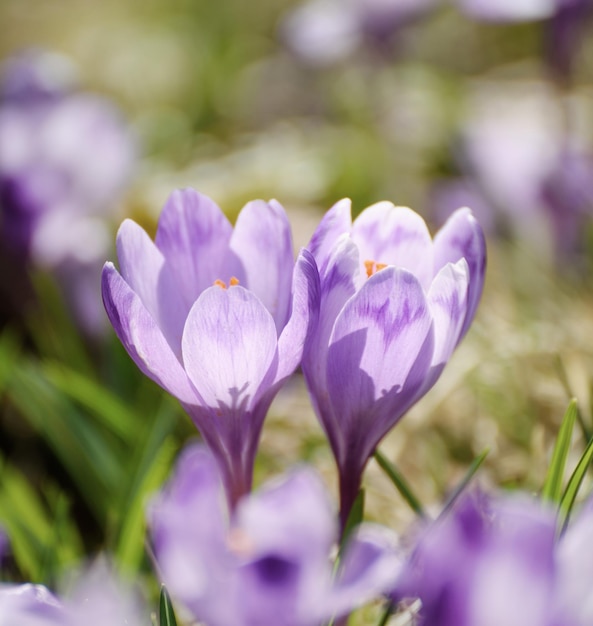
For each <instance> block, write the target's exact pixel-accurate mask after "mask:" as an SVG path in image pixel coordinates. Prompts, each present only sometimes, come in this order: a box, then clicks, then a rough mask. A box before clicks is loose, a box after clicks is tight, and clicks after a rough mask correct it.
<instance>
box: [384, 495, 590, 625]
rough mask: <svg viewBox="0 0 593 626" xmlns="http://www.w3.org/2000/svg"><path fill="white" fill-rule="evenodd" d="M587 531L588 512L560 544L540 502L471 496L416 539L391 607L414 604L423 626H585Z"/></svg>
mask: <svg viewBox="0 0 593 626" xmlns="http://www.w3.org/2000/svg"><path fill="white" fill-rule="evenodd" d="M592 529H593V515H592V511H591V507H590V505H588V506H587V507H586V508H585V509H584V510H583V511H581V513H580V515H579V516H578V518H577V519H576V520H575V522H574V523H573V524H572V525H570V526H569V527H568V529H567V530H566V532H565V533H564V534H563V535H562V536H559V533H558V528H557V519H556V515H555V512H554V511H552V510H551V509H548V508H545V507H544V506H543V505H542V503H541V502H537V501H535V500H533V499H530V498H528V497H527V496H525V495H523V496H518V495H516V494H515V495H514V496H513V495H506V496H502V495H501V496H488V495H486V494H485V493H482V492H479V491H478V492H473V493H472V492H470V493H468V494H466V495H464V496H463V498H462V499H461V501H460V502H459V503H458V504H457V505H456V506H455V507H454V509H453V510H452V511H451V512H450V513H447V514H445V515H444V516H443V517H442V518H439V519H438V520H437V521H436V522H434V523H433V524H431V525H429V526H428V527H427V528H425V529H424V530H422V531H421V532H420V533H419V537H418V538H417V540H416V542H415V546H414V548H413V550H412V552H411V555H410V557H409V559H408V560H407V562H406V564H405V565H404V567H403V568H402V571H401V574H400V579H399V582H398V584H397V585H396V590H395V592H394V594H393V601H394V602H395V603H396V604H397V603H398V602H402V603H405V604H408V603H409V601H410V600H415V599H419V600H420V606H419V609H418V614H417V615H416V620H417V621H416V622H415V623H417V624H419V625H421V626H423V625H426V626H494V625H495V624H497V625H498V624H505V626H588V625H590V624H592V623H593V603H592V602H591V590H590V584H591V575H592V573H593V567H592V565H591V540H592V538H593V530H592Z"/></svg>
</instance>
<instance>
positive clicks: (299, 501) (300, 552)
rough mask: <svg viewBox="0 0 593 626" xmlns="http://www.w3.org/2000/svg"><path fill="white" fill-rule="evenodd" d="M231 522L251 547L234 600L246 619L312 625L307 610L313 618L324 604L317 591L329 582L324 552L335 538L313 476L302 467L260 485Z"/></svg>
mask: <svg viewBox="0 0 593 626" xmlns="http://www.w3.org/2000/svg"><path fill="white" fill-rule="evenodd" d="M236 522H237V530H238V531H239V532H240V533H241V536H242V537H243V538H244V541H245V544H246V545H247V546H250V548H248V549H247V550H246V552H245V559H246V561H247V562H246V565H245V567H244V568H243V569H242V572H241V597H239V598H238V605H239V606H241V607H242V611H241V612H242V614H243V616H244V620H245V623H246V624H258V626H259V625H261V626H268V625H269V626H273V625H275V624H278V625H280V626H289V625H292V624H299V625H301V624H302V625H309V624H311V625H312V624H315V623H317V620H316V619H314V618H312V617H311V614H312V613H313V615H314V616H315V617H317V611H318V610H319V602H323V603H324V604H327V602H326V600H325V598H324V597H323V595H324V594H322V593H321V591H322V590H327V589H328V588H329V585H330V567H329V563H328V555H329V552H330V549H331V547H332V544H333V542H334V540H335V538H336V536H337V527H336V524H335V515H334V511H333V509H332V506H331V503H330V501H329V499H328V497H327V493H326V491H325V489H324V486H323V484H322V483H321V480H320V479H319V478H318V477H317V475H316V474H314V473H313V472H312V471H310V470H307V469H301V470H299V471H296V472H293V473H292V474H291V475H290V476H288V477H287V478H285V479H284V480H283V481H281V482H277V483H275V484H270V485H268V486H267V487H264V488H263V489H261V490H260V491H259V492H257V493H255V494H254V495H252V496H251V497H250V498H248V499H245V500H244V501H243V502H242V503H241V504H240V505H239V508H238V510H237V517H236ZM283 616H285V617H283ZM330 616H331V613H329V612H327V613H326V614H325V615H324V617H330Z"/></svg>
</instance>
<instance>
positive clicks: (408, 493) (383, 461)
mask: <svg viewBox="0 0 593 626" xmlns="http://www.w3.org/2000/svg"><path fill="white" fill-rule="evenodd" d="M374 456H375V460H376V461H377V463H378V464H379V467H381V469H382V470H383V471H384V472H385V473H386V474H387V476H388V477H389V479H390V480H391V482H392V483H393V484H394V485H395V488H396V489H397V490H398V491H399V492H400V494H401V495H402V496H403V498H404V500H405V501H406V502H407V503H408V504H409V505H410V508H411V509H412V510H413V511H414V513H416V514H417V515H419V516H420V517H426V513H425V512H424V507H423V506H422V504H421V503H420V500H419V499H418V498H417V497H416V496H415V495H414V492H413V491H412V489H411V487H410V485H409V484H408V482H407V481H406V479H405V478H404V477H403V476H402V475H401V474H400V473H399V470H398V469H397V468H396V467H395V465H394V464H393V463H391V462H390V461H388V460H387V458H386V457H384V456H383V454H381V452H379V450H375V455H374Z"/></svg>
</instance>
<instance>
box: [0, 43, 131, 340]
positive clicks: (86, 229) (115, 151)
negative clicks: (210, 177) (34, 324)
mask: <svg viewBox="0 0 593 626" xmlns="http://www.w3.org/2000/svg"><path fill="white" fill-rule="evenodd" d="M73 77H74V72H73V70H72V67H71V65H70V64H69V63H68V62H67V60H65V59H64V58H62V57H60V56H58V55H55V54H51V53H47V52H42V51H39V50H32V51H26V52H24V53H23V54H22V55H17V56H15V57H12V58H10V59H8V60H7V61H5V63H4V66H3V72H2V82H1V83H0V218H1V219H0V242H1V244H0V245H1V248H2V250H1V251H0V252H1V253H2V258H3V259H4V260H5V263H7V264H11V271H10V272H9V273H8V276H9V277H11V279H12V281H14V282H21V283H22V282H23V281H26V279H27V277H26V271H24V270H25V268H30V267H34V268H37V269H42V270H44V271H48V272H50V273H52V275H53V276H54V278H55V279H56V282H57V284H58V285H59V287H60V289H61V291H62V292H63V294H64V297H65V299H66V301H67V303H68V304H69V309H70V311H71V312H72V313H73V318H74V320H75V321H76V322H77V323H78V325H79V326H80V327H81V329H82V330H83V331H84V332H86V333H87V334H90V335H97V334H100V333H101V332H102V331H103V330H104V329H105V322H106V320H105V316H104V314H103V312H102V307H101V299H100V291H99V287H98V282H97V281H96V280H92V277H93V276H97V275H98V274H99V273H100V271H101V266H102V264H103V262H104V260H105V258H107V257H108V253H109V250H110V249H111V235H110V232H111V225H110V218H111V217H112V216H113V214H114V213H115V208H116V207H117V201H118V199H119V196H120V195H121V192H122V191H123V188H124V186H125V185H126V184H127V182H128V181H129V179H130V177H131V173H132V169H133V166H134V162H135V158H136V145H135V144H136V142H135V140H134V138H133V135H132V133H131V131H130V129H129V127H128V126H127V125H126V124H125V123H124V121H123V119H122V116H121V114H120V112H119V111H118V110H117V109H116V107H115V106H114V105H113V103H111V102H109V101H108V100H107V99H105V98H102V97H99V96H96V95H93V94H90V93H86V92H83V91H81V90H80V89H79V88H78V86H77V85H76V83H75V81H74V78H73ZM12 268H14V269H12ZM15 274H20V275H19V276H18V277H17V278H16V279H15ZM89 276H90V277H91V281H89ZM3 283H7V284H5V285H4V284H3ZM89 285H90V286H89ZM2 287H3V290H4V291H5V292H6V294H7V295H6V296H5V297H6V298H11V297H14V296H13V294H14V292H15V291H16V290H15V286H14V285H12V284H11V283H10V282H9V279H7V278H5V279H3V281H2ZM13 306H14V307H17V308H18V307H19V306H21V304H20V303H19V302H15V303H14V304H13Z"/></svg>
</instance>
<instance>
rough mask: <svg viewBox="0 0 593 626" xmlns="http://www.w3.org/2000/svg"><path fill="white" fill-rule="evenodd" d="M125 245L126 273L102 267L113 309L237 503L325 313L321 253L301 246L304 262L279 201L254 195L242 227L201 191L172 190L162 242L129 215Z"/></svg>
mask: <svg viewBox="0 0 593 626" xmlns="http://www.w3.org/2000/svg"><path fill="white" fill-rule="evenodd" d="M117 250H118V258H119V264H120V271H121V275H120V274H119V273H118V272H117V270H116V269H115V267H114V266H113V265H112V264H111V263H108V264H106V266H105V268H104V270H103V297H104V302H105V307H106V309H107V314H108V316H109V319H110V320H111V323H112V324H113V326H114V328H115V331H116V333H117V335H118V337H119V338H120V340H121V341H122V343H123V344H124V346H125V347H126V349H127V351H128V352H129V354H130V356H131V357H132V358H133V359H134V361H135V362H136V364H137V365H138V367H140V369H141V370H142V371H143V372H144V373H145V374H146V375H147V376H149V377H150V378H152V379H153V380H154V381H156V382H157V383H158V384H159V385H161V386H162V387H163V388H164V389H165V390H167V391H168V392H169V393H171V394H172V395H174V396H176V397H177V398H178V399H179V400H180V401H181V403H182V405H183V406H184V408H185V410H186V411H187V412H188V413H189V415H190V416H191V417H192V419H193V420H194V422H195V424H196V426H197V427H198V428H199V430H200V432H201V433H202V436H203V437H204V439H205V440H206V442H207V443H208V445H209V446H210V448H211V450H212V451H213V453H214V454H215V456H216V458H217V460H218V462H219V465H220V469H221V472H222V475H223V477H224V483H225V486H226V488H227V493H228V497H229V499H230V501H231V502H235V501H236V500H237V499H238V498H239V497H240V496H241V495H243V494H244V493H246V492H247V491H249V489H250V486H251V477H252V471H253V462H254V458H255V454H256V450H257V444H258V440H259V434H260V431H261V427H262V423H263V420H264V417H265V414H266V412H267V410H268V408H269V406H270V403H271V401H272V399H273V397H274V395H275V394H276V392H277V391H278V389H279V387H280V385H281V384H282V383H283V382H284V380H286V378H287V377H288V376H290V374H292V372H293V371H294V370H295V368H296V367H297V366H298V365H299V363H300V360H301V355H302V351H303V345H304V342H305V338H306V336H307V333H308V330H309V326H310V325H311V324H312V323H313V322H314V320H316V316H317V307H318V275H317V270H316V268H315V263H314V262H313V259H312V258H311V256H310V254H309V253H308V252H306V251H303V252H302V253H301V254H300V255H299V257H298V260H297V262H296V265H295V263H294V259H293V253H292V243H291V234H290V225H289V223H288V219H287V217H286V214H285V212H284V209H283V208H282V207H281V206H280V204H279V203H278V202H276V201H275V200H272V201H270V202H269V203H266V202H263V201H261V200H256V201H253V202H250V203H248V204H247V205H246V206H245V207H244V208H243V210H242V211H241V213H240V215H239V217H238V219H237V223H236V225H235V228H234V229H233V227H232V226H231V224H230V222H229V221H228V220H227V218H226V217H225V216H224V215H223V213H222V211H221V210H220V209H219V207H218V206H217V205H216V204H215V203H214V202H213V201H212V200H210V199H209V198H207V197H206V196H203V195H200V194H198V193H197V192H195V191H194V190H192V189H186V190H183V191H175V192H174V193H173V194H172V195H171V196H170V198H169V200H168V201H167V203H166V205H165V207H164V209H163V212H162V214H161V217H160V220H159V225H158V230H157V234H156V240H155V243H153V242H152V241H151V240H150V238H149V237H148V235H147V234H146V233H145V232H144V231H143V230H142V228H140V226H138V225H137V224H136V223H135V222H133V221H131V220H126V221H125V222H124V223H123V224H122V225H121V227H120V229H119V233H118V236H117ZM291 289H292V294H291Z"/></svg>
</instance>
